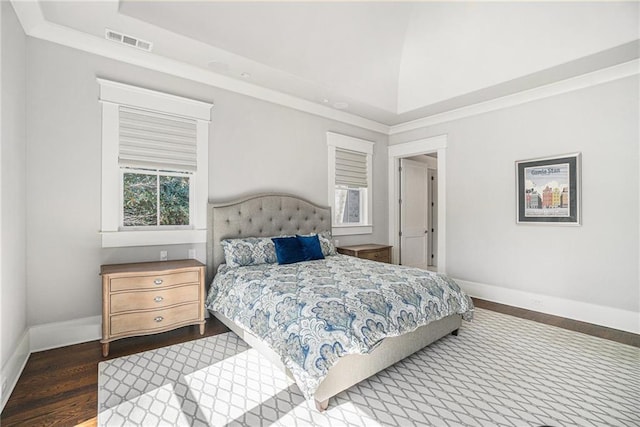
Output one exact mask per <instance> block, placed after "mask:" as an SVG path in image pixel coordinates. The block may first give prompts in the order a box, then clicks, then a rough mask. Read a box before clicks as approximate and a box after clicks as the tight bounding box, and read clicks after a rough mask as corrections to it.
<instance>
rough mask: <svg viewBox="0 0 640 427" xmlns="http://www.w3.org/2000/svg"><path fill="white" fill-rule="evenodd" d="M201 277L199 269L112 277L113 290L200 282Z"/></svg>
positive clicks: (111, 286) (152, 287)
mask: <svg viewBox="0 0 640 427" xmlns="http://www.w3.org/2000/svg"><path fill="white" fill-rule="evenodd" d="M199 281H200V278H199V277H198V272H197V271H185V272H181V273H172V274H157V275H149V276H133V277H114V278H112V279H111V283H110V288H111V292H117V291H126V290H135V289H154V288H163V287H166V286H174V285H180V284H186V283H198V282H199Z"/></svg>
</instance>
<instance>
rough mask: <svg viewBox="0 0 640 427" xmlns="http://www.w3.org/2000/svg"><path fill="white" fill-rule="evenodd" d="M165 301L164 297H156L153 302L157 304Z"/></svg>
mask: <svg viewBox="0 0 640 427" xmlns="http://www.w3.org/2000/svg"><path fill="white" fill-rule="evenodd" d="M163 299H164V298H162V297H155V298H154V299H153V300H154V301H155V302H160V301H162V300H163Z"/></svg>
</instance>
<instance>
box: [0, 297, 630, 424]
mask: <svg viewBox="0 0 640 427" xmlns="http://www.w3.org/2000/svg"><path fill="white" fill-rule="evenodd" d="M474 302H475V304H476V306H477V307H482V308H486V309H489V310H493V311H498V312H501V313H505V314H509V315H512V316H516V317H521V318H525V319H530V320H534V321H537V322H541V323H546V324H550V325H554V326H558V327H561V328H565V329H570V330H574V331H577V332H582V333H585V334H589V335H595V336H598V337H601V338H605V339H609V340H613V341H617V342H621V343H624V344H628V345H633V346H636V347H640V336H639V335H635V334H631V333H628V332H623V331H618V330H614V329H609V328H604V327H602V326H596V325H591V324H589V323H584V322H578V321H575V320H569V319H564V318H562V317H556V316H550V315H548V314H543V313H537V312H532V311H529V310H524V309H521V308H517V307H510V306H506V305H502V304H497V303H493V302H489V301H483V300H478V299H474ZM227 330H228V329H227V328H226V327H225V326H224V325H222V324H221V323H220V322H219V321H218V320H216V319H213V318H211V319H209V320H208V321H207V327H206V332H205V336H210V335H216V334H220V333H222V332H226V331H227ZM200 337H201V336H200V334H199V333H198V328H197V327H196V326H189V327H185V328H180V329H177V330H175V331H171V332H166V333H163V334H157V335H149V336H145V337H136V338H127V339H123V340H119V341H114V342H112V343H111V347H110V354H109V356H108V359H112V358H115V357H121V356H126V355H129V354H134V353H138V352H141V351H146V350H151V349H154V348H159V347H164V346H167V345H172V344H177V343H181V342H185V341H190V340H194V339H198V338H200ZM101 351H102V349H101V345H100V342H99V341H91V342H88V343H83V344H77V345H72V346H68V347H62V348H57V349H53V350H47V351H41V352H37V353H33V354H32V355H31V356H30V357H29V361H28V362H27V365H26V367H25V369H24V372H23V373H22V375H21V377H20V380H19V381H18V384H17V385H16V387H15V389H14V390H13V393H12V395H11V397H10V398H9V401H8V402H7V405H6V406H5V408H4V410H3V411H2V416H1V418H0V425H2V426H3V427H6V426H54V425H55V426H74V425H83V426H95V425H96V416H97V413H96V411H97V408H98V363H99V362H101V361H103V360H105V358H103V357H102V353H101Z"/></svg>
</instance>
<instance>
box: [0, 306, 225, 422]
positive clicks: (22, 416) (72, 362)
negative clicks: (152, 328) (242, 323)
mask: <svg viewBox="0 0 640 427" xmlns="http://www.w3.org/2000/svg"><path fill="white" fill-rule="evenodd" d="M227 331H228V329H227V327H226V326H224V325H223V324H222V323H220V321H219V320H217V319H215V318H213V317H212V318H210V319H208V320H207V325H206V329H205V334H204V336H211V335H217V334H220V333H223V332H227ZM198 338H202V335H200V333H199V332H198V326H186V327H184V328H180V329H176V330H174V331H171V332H165V333H162V334H157V335H147V336H143V337H134V338H125V339H122V340H118V341H113V342H112V343H111V345H110V348H109V356H108V357H106V358H103V357H102V346H101V344H100V342H99V341H91V342H87V343H82V344H76V345H72V346H68V347H61V348H56V349H53V350H47V351H40V352H37V353H33V354H31V356H29V360H28V362H27V365H26V366H25V368H24V371H23V372H22V375H21V376H20V379H19V380H18V383H17V384H16V387H15V389H14V390H13V393H12V394H11V397H10V398H9V401H8V402H7V404H6V406H5V407H4V410H3V411H2V416H1V417H0V425H1V426H2V427H7V426H75V425H79V424H80V425H83V426H95V425H96V416H97V409H98V363H100V362H102V361H103V360H107V359H113V358H116V357H122V356H126V355H129V354H134V353H139V352H141V351H146V350H152V349H154V348H160V347H165V346H168V345H172V344H178V343H181V342H185V341H191V340H194V339H198Z"/></svg>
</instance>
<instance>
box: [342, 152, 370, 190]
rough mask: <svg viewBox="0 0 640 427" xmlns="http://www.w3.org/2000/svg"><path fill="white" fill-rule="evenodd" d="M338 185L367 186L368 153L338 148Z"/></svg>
mask: <svg viewBox="0 0 640 427" xmlns="http://www.w3.org/2000/svg"><path fill="white" fill-rule="evenodd" d="M335 177H336V185H346V186H348V187H352V188H367V187H368V183H367V154H366V153H360V152H356V151H349V150H342V149H339V148H336V172H335Z"/></svg>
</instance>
